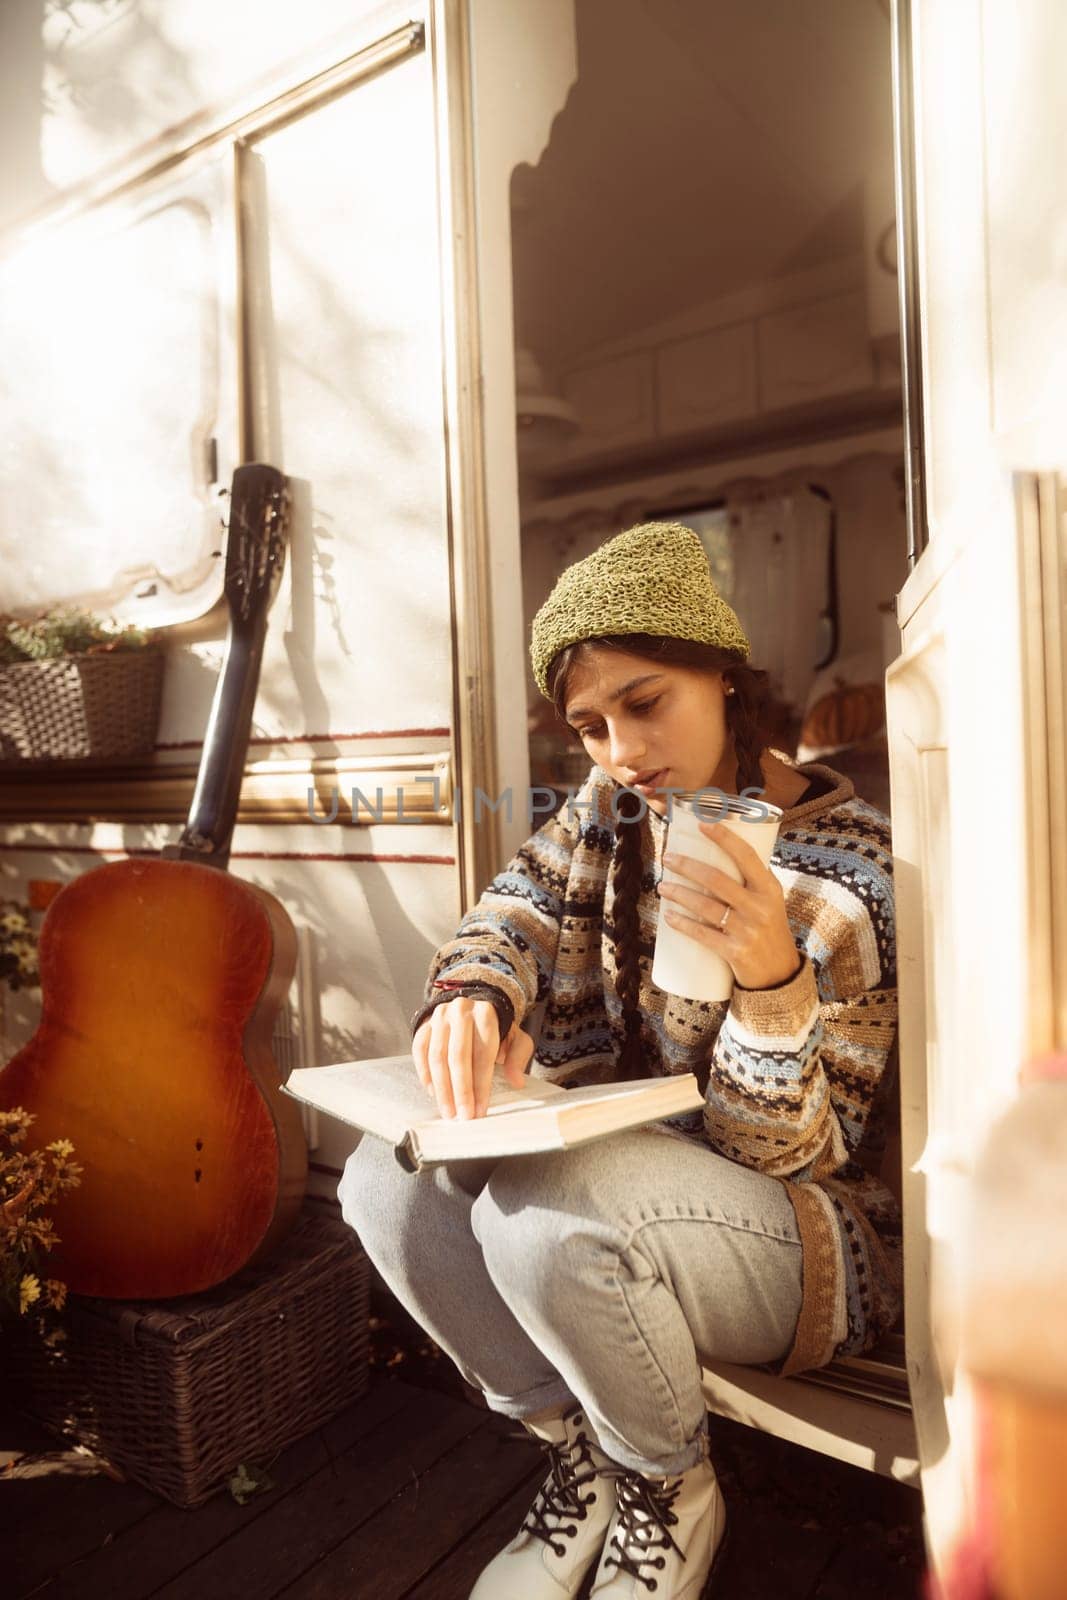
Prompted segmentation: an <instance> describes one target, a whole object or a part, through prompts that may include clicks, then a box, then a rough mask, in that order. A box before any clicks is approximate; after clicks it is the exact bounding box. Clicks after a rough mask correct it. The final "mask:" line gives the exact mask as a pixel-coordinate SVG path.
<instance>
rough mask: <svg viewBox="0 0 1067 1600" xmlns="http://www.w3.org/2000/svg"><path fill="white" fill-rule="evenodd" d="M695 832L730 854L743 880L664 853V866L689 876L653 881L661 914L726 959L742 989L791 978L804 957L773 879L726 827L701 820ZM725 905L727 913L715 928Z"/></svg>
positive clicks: (701, 863)
mask: <svg viewBox="0 0 1067 1600" xmlns="http://www.w3.org/2000/svg"><path fill="white" fill-rule="evenodd" d="M700 831H701V833H703V834H706V835H707V837H708V838H709V839H713V840H714V841H715V843H716V844H717V845H720V846H721V847H722V849H723V850H725V851H726V854H727V855H728V856H732V857H733V860H734V861H735V862H736V863H737V866H738V868H739V870H740V872H741V875H742V877H743V879H744V882H743V883H735V882H734V880H733V879H732V878H731V877H729V876H728V874H727V873H725V872H723V871H722V870H721V869H720V868H719V867H711V866H707V865H706V864H705V863H704V862H702V861H694V859H693V857H692V856H681V855H679V856H676V855H673V854H667V855H665V856H664V857H663V865H664V866H665V867H670V869H671V871H672V872H677V873H680V874H681V875H682V877H685V878H689V879H691V880H692V887H689V886H688V885H682V884H680V883H667V882H665V881H664V882H661V883H660V884H659V885H658V890H659V894H660V896H661V898H662V899H663V900H665V901H667V902H668V903H667V904H666V905H665V906H664V908H663V915H664V917H666V919H667V921H668V922H669V923H670V925H671V927H672V928H677V929H679V931H680V932H682V933H684V934H685V935H686V936H687V937H688V938H690V939H695V940H696V941H697V943H698V944H703V945H707V947H708V949H709V950H714V951H716V952H717V954H718V955H720V956H722V957H723V958H724V960H726V961H728V962H729V963H730V966H731V967H732V968H733V973H734V977H735V978H736V979H737V981H738V983H739V984H741V985H742V987H744V988H745V989H771V988H774V987H775V985H776V984H780V983H786V982H788V980H789V979H790V978H795V977H796V975H797V973H798V972H799V971H800V968H801V966H802V965H803V958H802V957H801V955H800V952H799V950H798V949H797V947H796V941H795V940H794V938H793V934H792V931H791V930H790V927H789V919H788V918H787V916H786V914H785V894H784V893H783V891H782V886H781V884H780V883H779V882H778V879H777V878H776V877H775V875H774V873H773V872H772V871H771V869H770V868H769V867H765V866H764V864H763V862H762V861H761V860H760V858H759V856H758V855H757V854H756V852H755V850H753V848H752V846H751V845H750V844H746V843H745V841H744V839H739V838H738V836H737V834H736V833H734V832H733V831H732V830H731V829H730V828H724V827H723V826H722V825H721V823H717V822H702V823H701V824H700ZM728 907H729V911H730V915H729V917H728V918H727V922H726V927H725V929H723V930H721V931H720V929H719V923H720V922H721V921H722V919H723V917H724V915H725V913H726V910H727V908H728ZM693 919H696V920H693Z"/></svg>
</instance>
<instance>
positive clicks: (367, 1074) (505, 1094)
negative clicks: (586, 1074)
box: [284, 1055, 704, 1172]
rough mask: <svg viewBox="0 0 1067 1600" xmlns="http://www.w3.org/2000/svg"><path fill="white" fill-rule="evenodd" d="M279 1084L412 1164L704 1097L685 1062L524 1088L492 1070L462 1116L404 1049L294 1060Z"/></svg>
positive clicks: (655, 1115)
mask: <svg viewBox="0 0 1067 1600" xmlns="http://www.w3.org/2000/svg"><path fill="white" fill-rule="evenodd" d="M284 1088H285V1091H286V1093H287V1094H291V1095H292V1096H293V1097H294V1099H296V1100H302V1101H304V1102H305V1103H306V1104H307V1105H309V1106H316V1107H317V1108H318V1110H320V1111H325V1112H326V1113H327V1115H328V1116H331V1117H339V1118H340V1120H341V1121H342V1122H349V1123H351V1124H352V1126H353V1127H355V1128H362V1129H363V1130H364V1131H365V1132H366V1133H374V1134H377V1135H378V1137H379V1138H380V1139H388V1140H389V1142H390V1143H391V1144H392V1145H393V1147H394V1149H395V1150H396V1154H397V1159H398V1160H399V1161H400V1163H401V1165H402V1166H405V1167H407V1168H408V1169H409V1171H411V1172H415V1171H417V1170H418V1168H419V1167H421V1166H426V1165H431V1164H433V1163H434V1162H440V1161H462V1160H464V1159H467V1160H470V1159H472V1158H474V1157H476V1156H477V1157H490V1158H493V1157H498V1156H516V1155H523V1154H526V1153H528V1152H531V1151H535V1150H563V1149H566V1148H567V1147H568V1146H570V1145H575V1144H587V1143H588V1142H589V1140H591V1139H602V1138H603V1137H604V1136H605V1134H609V1133H617V1132H618V1131H619V1130H620V1129H621V1128H637V1127H640V1126H641V1125H642V1124H644V1123H646V1122H658V1121H660V1119H661V1118H663V1117H674V1116H678V1115H679V1113H681V1112H683V1111H694V1110H696V1109H697V1107H698V1106H701V1105H703V1103H704V1097H703V1095H702V1094H701V1093H700V1090H699V1088H698V1087H697V1081H696V1079H695V1078H694V1076H693V1074H692V1073H691V1072H687V1073H684V1074H680V1075H679V1076H678V1077H676V1078H636V1079H627V1080H626V1082H624V1083H603V1084H597V1085H595V1087H593V1088H588V1089H562V1088H560V1086H559V1085H558V1084H555V1083H548V1082H546V1081H545V1080H544V1079H541V1078H529V1079H527V1081H526V1084H525V1085H524V1087H523V1088H521V1089H513V1088H512V1087H511V1086H510V1084H509V1083H508V1082H507V1080H506V1079H505V1078H504V1076H503V1074H502V1073H501V1072H497V1073H495V1074H494V1077H493V1090H492V1094H491V1096H490V1100H489V1108H488V1110H487V1112H486V1114H485V1116H484V1117H474V1118H471V1119H470V1120H468V1121H461V1120H460V1119H459V1118H455V1119H450V1118H446V1117H439V1116H437V1114H436V1106H435V1102H434V1099H433V1096H432V1095H431V1094H430V1092H429V1090H427V1089H424V1088H423V1087H422V1084H421V1083H420V1082H419V1077H418V1073H417V1072H416V1071H415V1063H414V1061H413V1060H412V1058H411V1056H410V1055H406V1056H383V1057H382V1058H381V1059H380V1060H378V1061H343V1062H341V1063H340V1064H339V1065H338V1066H333V1067H299V1068H297V1069H296V1071H295V1072H291V1073H290V1074H289V1079H288V1081H287V1082H286V1084H285V1085H284Z"/></svg>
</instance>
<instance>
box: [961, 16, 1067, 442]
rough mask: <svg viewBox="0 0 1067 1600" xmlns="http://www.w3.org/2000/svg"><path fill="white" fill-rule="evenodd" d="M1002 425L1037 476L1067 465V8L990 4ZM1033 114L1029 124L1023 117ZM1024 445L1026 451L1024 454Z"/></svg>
mask: <svg viewBox="0 0 1067 1600" xmlns="http://www.w3.org/2000/svg"><path fill="white" fill-rule="evenodd" d="M981 9H982V27H983V43H984V48H983V54H982V61H983V66H984V91H985V93H984V104H985V114H986V149H987V152H988V166H987V172H986V205H987V208H988V238H989V302H990V317H989V323H990V332H991V338H992V351H991V355H992V362H993V384H992V398H993V426H994V428H995V430H996V432H997V433H998V434H1000V435H1001V436H1003V437H1004V438H1005V440H1006V442H1007V441H1010V443H1013V444H1014V446H1015V450H1016V459H1017V460H1019V463H1020V465H1022V464H1023V461H1022V457H1021V450H1025V451H1026V460H1025V464H1026V465H1027V466H1028V467H1030V468H1032V469H1033V468H1039V467H1055V466H1062V465H1063V464H1064V463H1065V462H1067V430H1065V427H1064V417H1065V415H1067V207H1065V205H1064V197H1063V160H1062V156H1063V151H1064V150H1065V149H1067V101H1065V97H1064V93H1063V62H1064V60H1065V59H1067V7H1064V6H1063V5H1061V4H1054V3H1050V0H1013V3H1012V4H1011V5H1006V4H1004V3H1003V0H1000V3H997V4H992V5H991V4H990V3H989V0H984V3H983V5H982V8H981ZM1024 109H1025V114H1022V113H1023V112H1024ZM1020 447H1021V448H1020Z"/></svg>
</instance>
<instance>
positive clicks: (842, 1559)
mask: <svg viewBox="0 0 1067 1600" xmlns="http://www.w3.org/2000/svg"><path fill="white" fill-rule="evenodd" d="M742 1436H743V1437H742ZM738 1437H739V1438H740V1439H741V1445H740V1456H739V1455H738V1451H737V1450H736V1449H735V1450H731V1446H730V1442H729V1439H727V1441H726V1445H725V1447H724V1448H725V1454H726V1458H727V1459H726V1462H725V1468H720V1476H722V1477H723V1482H724V1487H726V1489H727V1496H728V1506H729V1509H730V1514H731V1518H732V1524H733V1538H732V1540H731V1551H730V1556H729V1560H728V1561H727V1563H726V1567H725V1570H723V1571H722V1572H721V1575H720V1577H719V1578H717V1581H716V1584H715V1594H714V1597H713V1600H864V1597H870V1600H913V1597H914V1596H915V1595H916V1594H917V1592H918V1582H917V1572H916V1569H915V1565H914V1556H912V1559H911V1560H910V1561H909V1560H907V1559H901V1556H900V1553H899V1551H898V1552H897V1553H896V1555H894V1554H893V1551H892V1548H891V1541H890V1544H889V1545H887V1543H886V1539H885V1538H884V1537H882V1534H883V1533H884V1532H885V1529H886V1528H889V1526H890V1524H891V1523H892V1521H893V1518H894V1517H896V1519H897V1520H898V1521H899V1520H900V1511H899V1508H898V1507H897V1503H896V1502H894V1505H893V1507H891V1508H890V1514H889V1515H888V1517H883V1518H882V1522H881V1523H879V1515H878V1508H879V1507H880V1506H882V1505H883V1504H884V1501H883V1500H882V1499H880V1498H879V1497H880V1496H882V1495H883V1494H884V1493H885V1492H887V1491H888V1490H889V1489H893V1490H896V1491H897V1492H898V1493H902V1494H903V1495H904V1496H905V1500H904V1501H902V1502H900V1504H901V1505H903V1506H904V1507H905V1508H907V1507H908V1506H910V1505H912V1503H913V1502H915V1503H917V1496H913V1495H912V1494H911V1491H906V1490H904V1491H900V1490H899V1486H895V1485H889V1486H883V1485H882V1484H881V1483H880V1482H877V1481H875V1480H872V1479H870V1478H869V1475H868V1474H865V1473H862V1472H859V1471H857V1470H856V1469H852V1468H844V1469H841V1468H839V1467H838V1466H837V1464H836V1463H834V1464H832V1466H831V1465H829V1464H828V1465H827V1467H826V1468H825V1470H832V1471H833V1472H836V1473H840V1472H841V1471H844V1473H845V1474H847V1475H848V1476H847V1478H846V1479H844V1480H842V1482H843V1483H844V1485H845V1487H844V1489H843V1490H842V1489H841V1488H840V1487H838V1482H837V1479H826V1478H823V1479H821V1480H820V1479H819V1471H820V1470H821V1466H820V1464H821V1458H814V1457H810V1456H809V1452H806V1451H798V1452H796V1456H797V1458H798V1459H799V1458H804V1461H803V1463H802V1465H804V1466H805V1467H806V1468H807V1469H808V1470H807V1471H806V1475H805V1484H804V1485H802V1486H801V1487H803V1488H805V1489H806V1491H807V1492H809V1493H812V1494H814V1495H815V1496H816V1497H817V1499H818V1504H819V1506H820V1508H821V1510H822V1512H823V1513H825V1512H826V1511H827V1508H828V1507H829V1509H830V1515H829V1518H827V1516H826V1515H825V1514H823V1515H805V1507H804V1504H803V1496H802V1497H801V1501H800V1502H798V1506H799V1510H798V1513H797V1514H796V1515H783V1510H782V1504H781V1499H780V1496H777V1495H771V1494H769V1493H768V1492H767V1489H766V1485H767V1483H769V1482H770V1481H771V1480H770V1478H767V1477H766V1471H767V1469H766V1464H765V1463H764V1461H763V1458H762V1457H759V1458H758V1459H757V1457H756V1456H753V1455H752V1454H751V1452H750V1447H749V1442H750V1441H752V1442H754V1444H755V1446H756V1447H757V1449H758V1447H759V1440H758V1437H757V1436H753V1435H751V1434H750V1430H747V1429H740V1430H738ZM767 1443H768V1445H769V1446H770V1447H773V1449H774V1450H775V1451H777V1452H779V1453H780V1452H781V1451H782V1450H783V1449H784V1450H785V1451H786V1452H788V1453H789V1455H788V1460H787V1463H786V1465H787V1469H788V1475H789V1477H790V1479H792V1477H793V1474H794V1469H795V1467H796V1465H797V1462H796V1461H794V1458H793V1455H792V1452H793V1451H794V1449H795V1447H793V1446H782V1445H781V1443H780V1441H774V1440H771V1441H768V1442H767ZM5 1459H6V1460H7V1462H8V1465H7V1466H6V1467H4V1466H2V1465H0V1550H2V1552H3V1557H2V1568H0V1570H2V1571H3V1575H4V1581H3V1593H4V1595H5V1597H8V1596H9V1597H10V1600H28V1597H29V1596H31V1595H32V1596H35V1597H38V1600H74V1597H77V1600H98V1597H99V1600H105V1597H106V1600H148V1597H149V1596H151V1597H158V1600H237V1597H239V1600H274V1597H275V1596H284V1597H285V1600H467V1597H468V1595H469V1592H470V1588H471V1585H472V1583H473V1581H474V1578H475V1576H476V1575H477V1573H478V1572H479V1571H480V1570H481V1568H482V1566H483V1565H484V1564H485V1562H486V1561H487V1560H488V1559H489V1557H490V1556H491V1555H492V1554H493V1553H494V1552H495V1551H496V1550H498V1549H500V1548H501V1546H502V1545H503V1544H505V1543H506V1542H507V1539H508V1538H509V1537H510V1536H511V1534H512V1533H513V1532H514V1531H515V1529H516V1527H517V1526H518V1525H519V1523H520V1522H521V1520H522V1516H523V1513H524V1511H525V1509H526V1507H527V1506H528V1504H529V1503H530V1500H531V1498H532V1494H533V1490H534V1488H535V1486H536V1483H537V1482H538V1480H539V1478H540V1476H541V1466H542V1456H541V1454H540V1452H539V1450H538V1449H537V1448H536V1447H535V1446H534V1445H533V1444H532V1443H531V1442H530V1441H529V1440H528V1439H526V1438H525V1437H517V1436H516V1430H515V1428H514V1426H513V1425H512V1424H510V1423H507V1422H505V1421H503V1420H502V1419H500V1418H496V1417H493V1416H491V1415H489V1414H488V1413H486V1412H484V1411H480V1410H477V1409H475V1408H474V1407H473V1406H471V1405H468V1404H466V1403H464V1402H463V1401H461V1400H457V1399H454V1398H452V1397H451V1396H448V1395H444V1394H440V1393H434V1392H432V1391H428V1390H426V1389H423V1388H414V1387H412V1386H410V1385H407V1384H404V1383H400V1382H396V1381H392V1380H387V1379H385V1378H382V1377H376V1378H375V1380H374V1382H373V1384H372V1387H371V1389H370V1391H369V1393H368V1395H367V1396H366V1398H365V1399H363V1400H361V1401H360V1402H358V1403H357V1404H356V1405H354V1406H352V1407H351V1408H350V1409H349V1410H348V1411H346V1412H344V1413H343V1414H342V1415H340V1416H339V1417H337V1418H335V1419H334V1421H333V1422H331V1423H330V1424H329V1425H328V1426H326V1427H324V1428H321V1429H319V1431H318V1432H317V1433H315V1434H312V1435H310V1436H309V1437H308V1438H306V1439H304V1440H301V1441H300V1442H299V1443H298V1444H296V1445H293V1446H292V1447H291V1448H290V1449H288V1450H286V1451H285V1452H284V1453H283V1454H282V1455H281V1456H279V1458H278V1459H277V1460H276V1461H275V1462H274V1463H272V1464H271V1466H270V1469H269V1470H270V1474H271V1477H272V1479H273V1483H274V1487H273V1488H272V1489H270V1490H269V1491H267V1492H263V1493H259V1494H257V1495H255V1496H254V1497H253V1498H252V1499H251V1500H249V1501H248V1502H247V1503H246V1504H244V1505H243V1506H242V1505H238V1504H237V1503H236V1502H235V1501H234V1500H233V1499H232V1498H231V1497H230V1496H229V1495H227V1494H220V1495H216V1496H214V1497H213V1498H212V1499H211V1500H209V1501H208V1502H207V1503H206V1504H205V1505H204V1506H202V1507H200V1508H199V1509H198V1510H195V1511H183V1510H179V1509H178V1508H176V1507H174V1506H171V1505H168V1504H167V1503H166V1502H165V1501H162V1500H160V1499H159V1498H158V1497H157V1496H155V1495H154V1494H152V1493H150V1492H149V1491H148V1490H146V1489H142V1488H140V1487H138V1486H137V1485H136V1484H132V1483H122V1482H116V1481H114V1480H113V1479H112V1478H110V1477H108V1476H107V1475H106V1474H105V1473H103V1472H102V1471H101V1467H100V1463H99V1462H97V1461H95V1460H94V1459H93V1458H91V1457H88V1456H86V1455H84V1454H79V1453H78V1452H76V1451H71V1450H63V1449H62V1448H61V1447H59V1446H58V1445H57V1443H56V1441H54V1440H51V1439H49V1437H48V1436H47V1435H45V1434H43V1433H41V1432H40V1430H39V1429H37V1427H36V1426H35V1425H34V1424H31V1423H27V1422H25V1421H23V1420H21V1419H19V1418H18V1417H16V1416H14V1415H12V1414H11V1413H10V1412H7V1413H4V1412H0V1463H2V1462H3V1461H4V1460H5ZM783 1459H785V1458H783ZM753 1463H755V1465H754V1464H753ZM772 1469H773V1470H771V1477H772V1478H773V1477H774V1476H775V1475H776V1474H777V1475H780V1470H779V1464H778V1461H777V1456H776V1457H775V1460H774V1462H773V1463H772ZM812 1471H814V1473H815V1478H814V1481H813V1480H812ZM761 1475H762V1476H761ZM872 1513H873V1514H872ZM906 1520H907V1516H906V1511H905V1521H906ZM834 1524H837V1525H836V1526H834ZM882 1524H884V1525H885V1527H884V1528H883V1527H882ZM872 1528H873V1529H874V1534H873V1535H872V1532H871V1530H872ZM515 1600H522V1597H521V1596H516V1597H515Z"/></svg>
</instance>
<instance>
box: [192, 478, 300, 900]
mask: <svg viewBox="0 0 1067 1600" xmlns="http://www.w3.org/2000/svg"><path fill="white" fill-rule="evenodd" d="M286 512H287V496H286V491H285V479H284V478H283V477H282V474H281V473H280V472H278V471H277V470H276V468H274V467H267V466H261V465H255V464H253V465H249V466H242V467H238V468H237V470H236V472H235V473H234V481H233V493H232V496H231V513H230V528H229V539H228V544H227V551H226V599H227V602H228V603H229V607H230V623H229V628H228V629H227V634H226V656H225V664H224V666H223V669H222V672H221V673H220V675H219V681H218V683H217V684H216V685H215V696H214V699H213V701H212V703H211V715H210V717H209V719H208V726H207V733H206V734H205V736H204V750H203V755H202V757H201V760H200V771H199V773H198V774H197V780H196V789H195V791H194V793H193V801H192V805H191V806H190V808H189V817H188V820H187V822H186V824H185V827H184V828H183V829H182V832H181V837H180V838H179V840H178V843H177V844H176V845H168V846H166V847H165V849H164V850H163V854H164V856H166V857H168V858H169V859H171V860H178V861H198V862H200V863H201V864H202V865H204V866H209V867H221V868H223V869H225V867H226V866H227V864H228V862H229V858H230V840H231V838H232V836H233V828H234V823H235V822H236V820H237V803H238V801H239V799H240V795H241V779H242V777H243V776H244V765H245V756H246V754H247V752H248V739H249V734H250V733H251V729H252V712H253V710H254V708H255V703H256V690H257V688H258V685H259V668H260V662H261V660H262V656H263V643H264V640H265V638H266V633H267V613H268V611H269V610H270V605H271V601H272V600H273V599H274V595H275V593H276V591H277V587H278V583H279V580H280V578H281V569H282V563H283V560H284V551H285V538H286V533H287V515H286Z"/></svg>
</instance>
